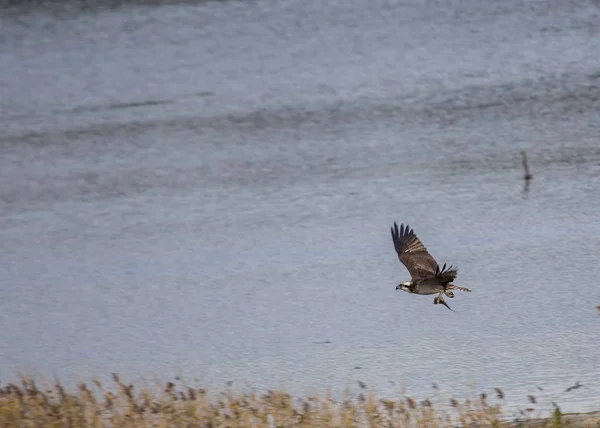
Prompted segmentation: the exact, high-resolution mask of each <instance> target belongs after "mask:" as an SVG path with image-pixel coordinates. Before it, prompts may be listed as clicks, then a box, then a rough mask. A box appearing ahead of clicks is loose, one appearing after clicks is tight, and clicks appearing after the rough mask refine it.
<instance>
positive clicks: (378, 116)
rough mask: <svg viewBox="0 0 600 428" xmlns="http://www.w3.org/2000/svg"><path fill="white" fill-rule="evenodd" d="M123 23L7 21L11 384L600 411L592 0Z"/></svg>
mask: <svg viewBox="0 0 600 428" xmlns="http://www.w3.org/2000/svg"><path fill="white" fill-rule="evenodd" d="M112 6H113V7H108V6H107V4H101V3H100V4H98V5H97V7H96V6H90V7H88V8H86V9H81V8H78V7H75V6H68V4H67V6H64V5H63V6H60V5H58V6H57V5H52V4H49V5H42V6H39V5H38V6H35V7H34V6H30V7H24V6H22V7H14V6H11V7H5V8H4V9H2V14H1V18H0V64H1V68H2V70H3V73H2V74H0V153H1V156H0V242H1V243H0V287H1V288H0V289H1V290H2V299H0V323H1V325H3V326H5V328H3V329H1V330H0V361H1V364H0V378H1V379H3V380H6V379H11V378H13V377H14V376H15V373H16V372H17V371H23V372H33V373H39V374H41V375H42V376H47V377H51V376H52V375H54V374H56V375H59V376H60V377H61V378H63V379H65V380H75V379H77V378H78V377H82V378H86V379H89V378H90V377H92V376H98V377H103V376H106V375H107V374H108V373H110V372H115V371H116V372H119V373H121V374H122V375H124V376H126V377H128V378H129V379H132V380H142V381H144V380H145V381H152V380H153V379H154V378H155V377H157V378H161V379H170V378H172V377H173V376H176V375H182V376H184V377H186V378H189V379H194V378H197V379H198V380H199V382H201V383H202V384H204V385H208V386H211V387H214V388H220V387H222V386H223V385H224V383H225V382H226V381H228V380H233V381H234V385H237V386H238V387H244V386H245V385H246V384H251V385H254V386H257V387H259V388H263V387H264V388H267V387H268V388H275V387H281V386H285V387H286V388H287V389H289V390H291V391H293V392H296V393H313V392H323V391H325V389H326V388H328V387H331V388H332V389H333V390H337V391H341V390H342V389H343V388H344V387H346V386H347V385H348V386H350V387H351V388H352V389H354V388H357V386H356V381H357V380H362V381H364V382H366V383H367V384H368V385H369V387H371V388H373V389H375V390H377V391H378V392H379V393H381V394H387V395H392V394H399V393H400V392H401V391H402V389H403V388H406V389H407V391H408V393H409V394H412V395H414V396H417V397H419V398H421V397H422V398H424V397H426V396H432V395H433V394H434V393H435V394H439V393H437V392H436V391H434V390H433V389H432V388H431V385H432V383H434V382H435V383H436V384H437V385H438V386H439V388H440V391H442V394H449V393H457V394H469V393H470V392H471V391H472V390H473V389H474V390H475V391H477V392H480V391H488V393H491V392H492V388H493V387H501V388H502V389H503V390H504V391H505V392H506V393H507V399H508V400H509V402H512V403H517V404H520V405H523V406H525V405H526V395H527V394H532V393H533V394H534V395H536V396H537V397H538V400H539V401H540V402H542V404H541V405H540V407H543V406H546V407H548V406H549V403H550V402H551V401H555V402H557V403H559V404H560V405H561V406H563V408H565V409H567V410H589V409H594V408H597V406H598V404H599V403H598V402H597V399H595V401H594V397H598V395H599V393H600V380H599V374H600V369H599V368H598V367H599V365H598V361H599V359H598V343H599V340H598V339H599V333H600V318H599V317H598V314H597V313H596V310H595V306H596V305H598V304H600V290H599V289H598V287H597V286H596V285H595V284H596V281H595V279H596V278H597V277H598V276H599V275H600V267H599V266H600V265H599V264H598V261H599V257H598V253H599V250H600V238H599V236H600V222H599V221H598V212H599V210H600V193H599V192H598V187H599V185H600V139H599V135H600V86H599V85H600V59H599V58H600V57H598V55H597V52H600V26H598V25H597V24H598V22H600V21H599V18H600V10H599V8H598V4H597V3H593V2H584V1H570V2H565V1H560V2H559V1H550V2H549V1H543V2H542V1H530V2H519V1H512V0H510V1H507V2H492V1H484V2H481V1H475V0H472V1H471V0H466V1H454V2H452V3H448V2H444V3H443V4H442V3H436V4H435V5H433V6H435V7H429V8H427V9H424V8H423V7H422V5H421V3H420V2H402V3H399V2H393V1H376V2H367V1H363V0H353V1H343V2H342V1H333V2H329V3H328V6H327V7H324V6H322V4H321V3H319V2H300V1H296V0H293V1H292V0H282V1H266V0H259V1H251V2H201V3H192V2H182V3H179V4H172V5H163V6H160V5H144V4H135V3H126V4H121V5H116V6H115V5H114V3H113V4H112ZM520 150H527V152H528V154H529V161H530V165H531V168H532V172H533V175H534V179H533V180H532V182H531V183H530V186H529V187H528V188H525V187H524V183H523V180H522V174H523V173H522V169H521V160H520V155H519V151H520ZM393 221H398V222H399V223H400V222H404V223H406V222H408V223H409V224H410V225H411V226H412V227H413V228H414V229H415V231H416V232H417V234H418V235H419V237H420V238H421V239H422V240H423V241H424V243H425V245H426V246H427V248H428V249H429V250H430V251H431V253H432V254H433V255H434V257H436V258H437V259H438V261H440V262H448V263H451V264H454V265H457V266H458V267H459V276H458V278H457V281H456V282H457V284H459V285H462V286H465V287H468V288H470V289H472V290H473V293H468V294H467V293H460V294H459V293H457V297H456V298H455V299H454V300H452V301H449V304H450V305H451V306H452V308H453V309H455V310H456V311H457V313H452V312H450V311H448V310H446V309H445V308H443V307H438V306H434V305H433V304H432V300H433V299H432V297H431V296H411V295H408V294H406V293H401V292H396V291H395V290H394V289H395V286H396V285H397V284H398V283H399V282H402V281H405V280H408V279H409V277H408V273H407V271H406V270H405V269H404V267H403V266H402V265H401V264H400V263H399V262H398V260H397V258H396V255H395V253H394V250H393V246H392V242H391V238H390V235H389V227H390V226H391V224H392V222H393ZM578 380H579V381H581V383H582V384H583V385H584V387H583V388H580V389H578V390H575V391H572V392H569V393H565V392H564V390H565V389H566V388H567V387H568V386H570V385H572V384H573V383H575V381H578ZM536 386H540V387H542V388H543V389H544V390H543V391H538V389H537V388H536Z"/></svg>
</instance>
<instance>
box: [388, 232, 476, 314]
mask: <svg viewBox="0 0 600 428" xmlns="http://www.w3.org/2000/svg"><path fill="white" fill-rule="evenodd" d="M392 240H393V241H394V248H395V249H396V253H398V259H400V261H401V262H402V264H403V265H404V266H406V269H407V270H408V273H410V276H411V278H410V281H407V282H403V283H401V284H398V286H397V287H396V290H402V291H406V292H407V293H413V294H438V295H437V296H436V297H435V298H434V299H433V303H434V304H435V305H437V304H442V305H444V306H446V307H447V308H448V309H450V310H452V309H451V308H450V306H448V305H447V304H446V302H445V301H444V299H443V297H442V296H443V295H446V296H448V297H450V298H453V297H454V293H453V292H452V291H450V290H460V291H469V292H470V291H471V290H469V289H468V288H464V287H459V286H458V285H454V284H452V281H454V279H455V278H456V273H457V270H456V268H453V267H452V266H449V267H448V268H446V264H444V266H443V267H442V268H441V269H440V266H439V265H438V264H437V262H436V261H435V259H434V258H433V257H431V254H429V253H428V252H427V249H426V248H425V246H424V245H423V244H422V243H421V241H420V240H419V238H417V235H415V233H414V232H413V231H412V229H410V227H409V226H408V225H406V226H404V225H403V224H401V225H400V230H398V225H397V224H396V222H394V226H392Z"/></svg>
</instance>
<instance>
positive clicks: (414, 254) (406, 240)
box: [392, 222, 449, 279]
mask: <svg viewBox="0 0 600 428" xmlns="http://www.w3.org/2000/svg"><path fill="white" fill-rule="evenodd" d="M392 240H393V241H394V248H395V249H396V253H398V259H400V261H401V262H402V264H403V265H404V266H406V269H408V273H410V276H411V277H412V278H413V279H414V278H427V277H430V276H434V275H436V272H437V273H438V274H439V271H438V269H439V267H438V264H437V262H436V261H435V259H434V258H433V257H431V254H429V253H428V252H427V249H426V248H425V246H424V245H423V244H422V243H421V241H420V240H419V238H417V235H415V232H413V231H412V229H411V228H410V227H409V226H408V225H406V226H404V225H403V224H401V225H400V230H398V225H397V224H396V222H394V226H392ZM448 273H449V272H448Z"/></svg>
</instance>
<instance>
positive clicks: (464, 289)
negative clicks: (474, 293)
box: [448, 284, 471, 293]
mask: <svg viewBox="0 0 600 428" xmlns="http://www.w3.org/2000/svg"><path fill="white" fill-rule="evenodd" d="M448 290H459V291H468V292H469V293H470V292H471V290H469V289H468V288H465V287H459V286H458V285H455V284H448Z"/></svg>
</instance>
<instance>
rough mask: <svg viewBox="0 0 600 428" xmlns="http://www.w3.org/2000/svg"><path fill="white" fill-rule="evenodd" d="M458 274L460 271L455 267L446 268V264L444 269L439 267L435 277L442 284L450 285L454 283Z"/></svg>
mask: <svg viewBox="0 0 600 428" xmlns="http://www.w3.org/2000/svg"><path fill="white" fill-rule="evenodd" d="M457 274H458V269H456V268H455V267H454V266H448V267H446V263H444V266H442V268H440V267H439V266H438V267H437V268H436V270H435V276H436V277H437V278H439V279H440V282H441V283H442V284H448V283H450V282H452V281H454V279H455V278H456V275H457Z"/></svg>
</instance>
